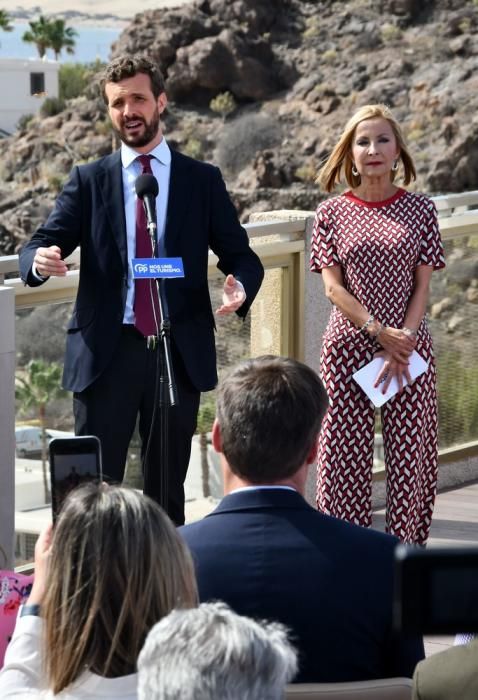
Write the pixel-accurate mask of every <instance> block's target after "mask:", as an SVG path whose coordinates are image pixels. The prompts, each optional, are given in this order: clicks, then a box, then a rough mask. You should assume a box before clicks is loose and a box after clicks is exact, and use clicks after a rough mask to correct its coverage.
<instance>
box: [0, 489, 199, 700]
mask: <svg viewBox="0 0 478 700" xmlns="http://www.w3.org/2000/svg"><path fill="white" fill-rule="evenodd" d="M196 605H197V590H196V581H195V577H194V569H193V565H192V562H191V557H190V554H189V551H188V550H187V548H186V546H185V544H184V543H183V542H182V540H181V539H180V537H179V535H178V534H177V533H176V530H175V528H174V526H173V525H172V523H171V521H170V520H169V519H168V518H167V516H166V515H165V514H164V513H163V511H162V510H161V509H160V508H159V506H158V505H157V504H156V503H154V502H153V501H152V500H150V499H149V498H148V497H146V496H144V495H142V494H141V493H139V492H137V491H134V490H130V489H126V488H122V487H118V486H107V485H106V484H99V485H97V484H93V483H89V484H86V485H85V486H81V487H79V488H78V489H76V490H75V491H73V492H72V493H71V494H70V495H69V496H68V498H67V500H66V501H65V504H64V506H63V508H62V510H61V512H60V514H59V517H58V520H57V522H56V525H55V529H54V530H52V528H51V527H49V528H47V529H46V530H44V531H43V532H42V534H41V535H40V537H39V539H38V541H37V544H36V547H35V581H34V584H33V588H32V591H31V594H30V597H29V599H28V601H27V604H26V605H25V606H24V607H23V609H22V611H21V613H20V617H19V618H18V620H17V625H16V628H15V632H14V634H13V638H12V641H11V642H10V645H9V647H8V648H7V653H6V656H5V666H4V668H3V670H2V671H1V672H0V697H1V698H2V700H7V699H8V698H18V697H24V696H27V697H28V695H29V694H34V696H35V697H36V698H42V700H43V699H45V700H46V699H50V698H61V700H83V699H86V698H91V699H92V698H97V697H102V698H118V699H119V698H121V699H122V700H136V698H137V693H136V660H137V657H138V654H139V652H140V650H141V647H142V646H143V642H144V640H145V638H146V635H147V634H148V632H149V630H150V629H151V627H152V626H153V625H154V624H155V623H156V622H158V621H159V620H161V618H163V617H164V616H165V615H167V614H168V613H169V612H170V611H171V610H172V609H173V608H191V607H195V606H196Z"/></svg>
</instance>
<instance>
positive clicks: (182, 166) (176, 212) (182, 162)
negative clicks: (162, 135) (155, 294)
mask: <svg viewBox="0 0 478 700" xmlns="http://www.w3.org/2000/svg"><path fill="white" fill-rule="evenodd" d="M190 167H191V165H190V163H189V161H188V159H187V158H185V157H184V156H182V155H181V154H180V153H178V152H177V151H173V150H171V174H170V178H169V194H168V208H167V212H166V229H165V234H164V244H165V248H166V255H177V254H178V251H179V247H178V242H179V237H180V233H181V223H182V221H183V218H184V215H185V212H186V210H187V209H188V206H189V201H190V195H191V186H192V179H191V178H188V177H187V175H188V170H189V169H190Z"/></svg>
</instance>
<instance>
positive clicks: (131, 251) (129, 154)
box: [121, 137, 171, 324]
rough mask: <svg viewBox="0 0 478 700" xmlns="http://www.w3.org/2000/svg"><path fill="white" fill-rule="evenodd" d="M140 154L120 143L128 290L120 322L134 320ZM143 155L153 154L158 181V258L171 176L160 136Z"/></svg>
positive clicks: (168, 156)
mask: <svg viewBox="0 0 478 700" xmlns="http://www.w3.org/2000/svg"><path fill="white" fill-rule="evenodd" d="M139 155H142V154H140V153H138V152H137V151H135V150H133V149H132V148H130V147H129V146H127V145H126V144H124V143H122V144H121V164H122V173H123V194H124V209H125V220H126V242H127V246H128V292H127V295H126V307H125V311H124V316H123V323H133V324H134V321H135V318H134V311H133V304H134V280H133V270H132V266H131V260H132V259H133V258H134V257H135V253H136V190H135V186H134V184H135V182H136V178H137V177H138V176H139V175H141V165H140V163H139V161H138V160H137V158H138V156H139ZM146 155H149V156H153V157H152V159H151V170H152V171H153V175H154V177H155V178H156V180H157V181H158V185H159V193H158V196H157V197H156V219H157V236H158V253H159V257H164V256H165V255H166V250H165V247H164V232H165V228H166V213H167V208H168V196H169V179H170V176H171V151H170V150H169V146H168V144H167V143H166V139H165V138H164V137H163V138H162V140H161V142H160V143H159V144H158V145H157V146H156V148H153V150H152V151H150V152H149V153H147V154H146Z"/></svg>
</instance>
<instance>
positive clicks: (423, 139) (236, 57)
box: [0, 0, 478, 254]
mask: <svg viewBox="0 0 478 700" xmlns="http://www.w3.org/2000/svg"><path fill="white" fill-rule="evenodd" d="M477 25H478V2H476V0H420V2H418V1H416V0H350V1H348V2H346V1H342V0H336V1H334V0H315V1H314V0H202V1H197V2H195V3H193V4H191V5H183V6H181V7H179V8H177V9H169V10H154V11H147V12H145V13H143V14H138V15H136V17H135V18H134V19H133V20H132V22H131V23H130V25H129V26H128V27H127V28H126V29H125V30H124V32H123V33H122V35H121V36H120V39H119V41H118V42H117V44H116V45H114V46H113V47H112V55H113V56H116V55H118V54H120V53H124V52H138V51H145V52H147V53H148V54H149V55H151V56H153V57H154V58H155V59H157V61H158V63H159V65H160V66H161V68H162V70H163V71H164V74H165V76H166V79H167V89H168V93H169V96H170V100H171V104H170V108H169V110H168V113H167V115H166V117H165V124H164V127H165V132H166V134H167V137H168V140H169V142H170V143H171V144H172V145H173V146H175V147H177V148H179V149H180V150H183V151H184V152H186V153H189V154H191V155H194V156H195V157H199V158H203V159H206V160H213V161H214V162H216V163H217V164H219V165H220V166H221V168H222V170H223V172H224V175H225V177H226V180H227V183H228V186H229V189H230V191H231V192H232V194H233V197H234V200H235V202H236V204H237V206H238V208H239V210H240V212H241V217H242V219H243V220H247V216H248V215H249V213H250V212H251V211H259V210H264V209H273V208H301V209H312V208H314V206H315V204H316V202H317V200H318V198H319V197H320V195H319V193H318V190H317V187H316V185H315V184H314V182H313V181H314V178H315V175H316V172H317V168H318V166H319V164H320V162H321V161H322V159H323V158H324V157H325V156H326V155H327V153H328V151H329V149H330V147H331V146H332V145H333V143H334V142H335V140H336V138H337V136H338V134H339V132H340V128H341V126H342V125H343V124H344V123H345V121H346V120H347V119H348V117H349V116H350V115H351V113H352V112H353V111H354V110H355V109H356V108H357V107H359V106H361V105H363V104H367V103H370V102H385V103H387V104H388V105H390V106H391V107H392V108H393V109H394V111H395V114H396V115H397V117H398V118H399V120H400V121H401V123H402V125H403V127H404V131H405V134H406V137H407V140H408V143H409V146H410V148H411V151H412V153H413V155H414V157H415V159H416V164H417V169H418V174H419V177H418V182H417V183H416V187H417V189H420V190H423V191H425V192H428V193H439V192H454V191H462V190H468V189H478V70H477V68H478V35H477ZM225 92H228V93H230V95H231V96H232V98H233V99H232V100H231V99H230V98H229V102H227V101H226V107H227V106H229V108H231V109H232V108H233V111H231V112H230V113H229V114H228V115H227V116H226V115H225V113H223V114H222V115H221V114H220V113H217V112H214V111H212V110H211V109H210V103H211V100H212V99H213V98H215V97H216V96H217V95H220V94H222V93H225ZM226 111H227V110H226ZM114 145H115V144H114V141H113V140H112V137H111V133H110V131H109V127H108V123H107V121H106V114H105V109H104V106H103V104H102V102H101V100H100V99H98V97H96V96H95V91H94V89H93V87H90V88H89V90H88V92H87V94H86V95H84V96H82V97H80V98H77V99H76V100H73V101H71V102H70V103H69V104H68V106H67V108H66V109H65V110H64V111H63V112H61V113H60V114H58V115H56V116H53V117H49V118H47V119H37V118H36V119H34V120H33V121H31V122H30V123H29V124H28V126H27V128H25V129H23V130H21V131H18V132H17V133H16V134H15V135H14V136H12V137H10V138H8V139H4V140H2V141H0V254H8V253H13V252H14V251H15V250H16V249H17V248H18V246H19V245H20V244H21V243H22V241H23V240H24V239H25V237H28V236H30V234H31V233H32V231H33V230H34V228H35V226H36V225H37V223H38V222H39V221H41V220H42V219H44V217H45V215H46V214H47V212H48V210H49V209H50V207H51V206H52V204H53V202H54V198H55V196H56V193H57V191H58V187H60V186H61V183H62V181H63V179H64V178H65V176H66V175H67V173H68V171H69V170H70V168H71V166H72V165H73V163H77V162H79V161H86V160H88V159H91V158H95V157H97V156H99V155H102V154H105V153H107V152H109V151H110V150H111V148H112V147H114Z"/></svg>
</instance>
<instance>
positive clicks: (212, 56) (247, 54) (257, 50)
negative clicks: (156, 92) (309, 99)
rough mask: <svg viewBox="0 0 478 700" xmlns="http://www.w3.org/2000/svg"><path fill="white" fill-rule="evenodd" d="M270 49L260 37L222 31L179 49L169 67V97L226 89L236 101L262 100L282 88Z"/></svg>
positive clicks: (185, 97) (188, 97)
mask: <svg viewBox="0 0 478 700" xmlns="http://www.w3.org/2000/svg"><path fill="white" fill-rule="evenodd" d="M274 64H275V61H274V55H273V53H272V50H271V48H270V46H269V44H267V43H266V42H265V41H264V40H263V39H261V38H251V37H248V36H247V35H245V34H242V33H234V32H233V31H231V30H229V29H225V30H223V31H222V32H221V33H220V34H219V35H218V36H217V37H208V38H206V39H198V40H197V41H195V42H194V43H193V44H191V45H190V46H187V47H183V48H181V49H179V50H178V51H177V53H176V61H175V63H174V64H173V65H172V66H171V67H170V69H169V71H168V78H167V91H168V94H169V96H170V97H171V98H172V99H175V100H179V101H190V100H194V99H195V98H196V99H200V96H201V95H205V96H206V97H208V98H209V99H210V98H211V97H213V96H214V95H216V94H217V93H219V92H224V91H226V90H229V91H230V92H231V93H233V95H234V96H235V97H236V98H237V99H239V100H258V101H259V100H265V99H267V98H268V97H270V96H271V95H273V94H274V93H275V92H277V91H278V90H280V89H281V88H283V87H284V85H283V84H282V83H281V80H280V78H279V77H278V74H277V70H276V69H275V65H274Z"/></svg>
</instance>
